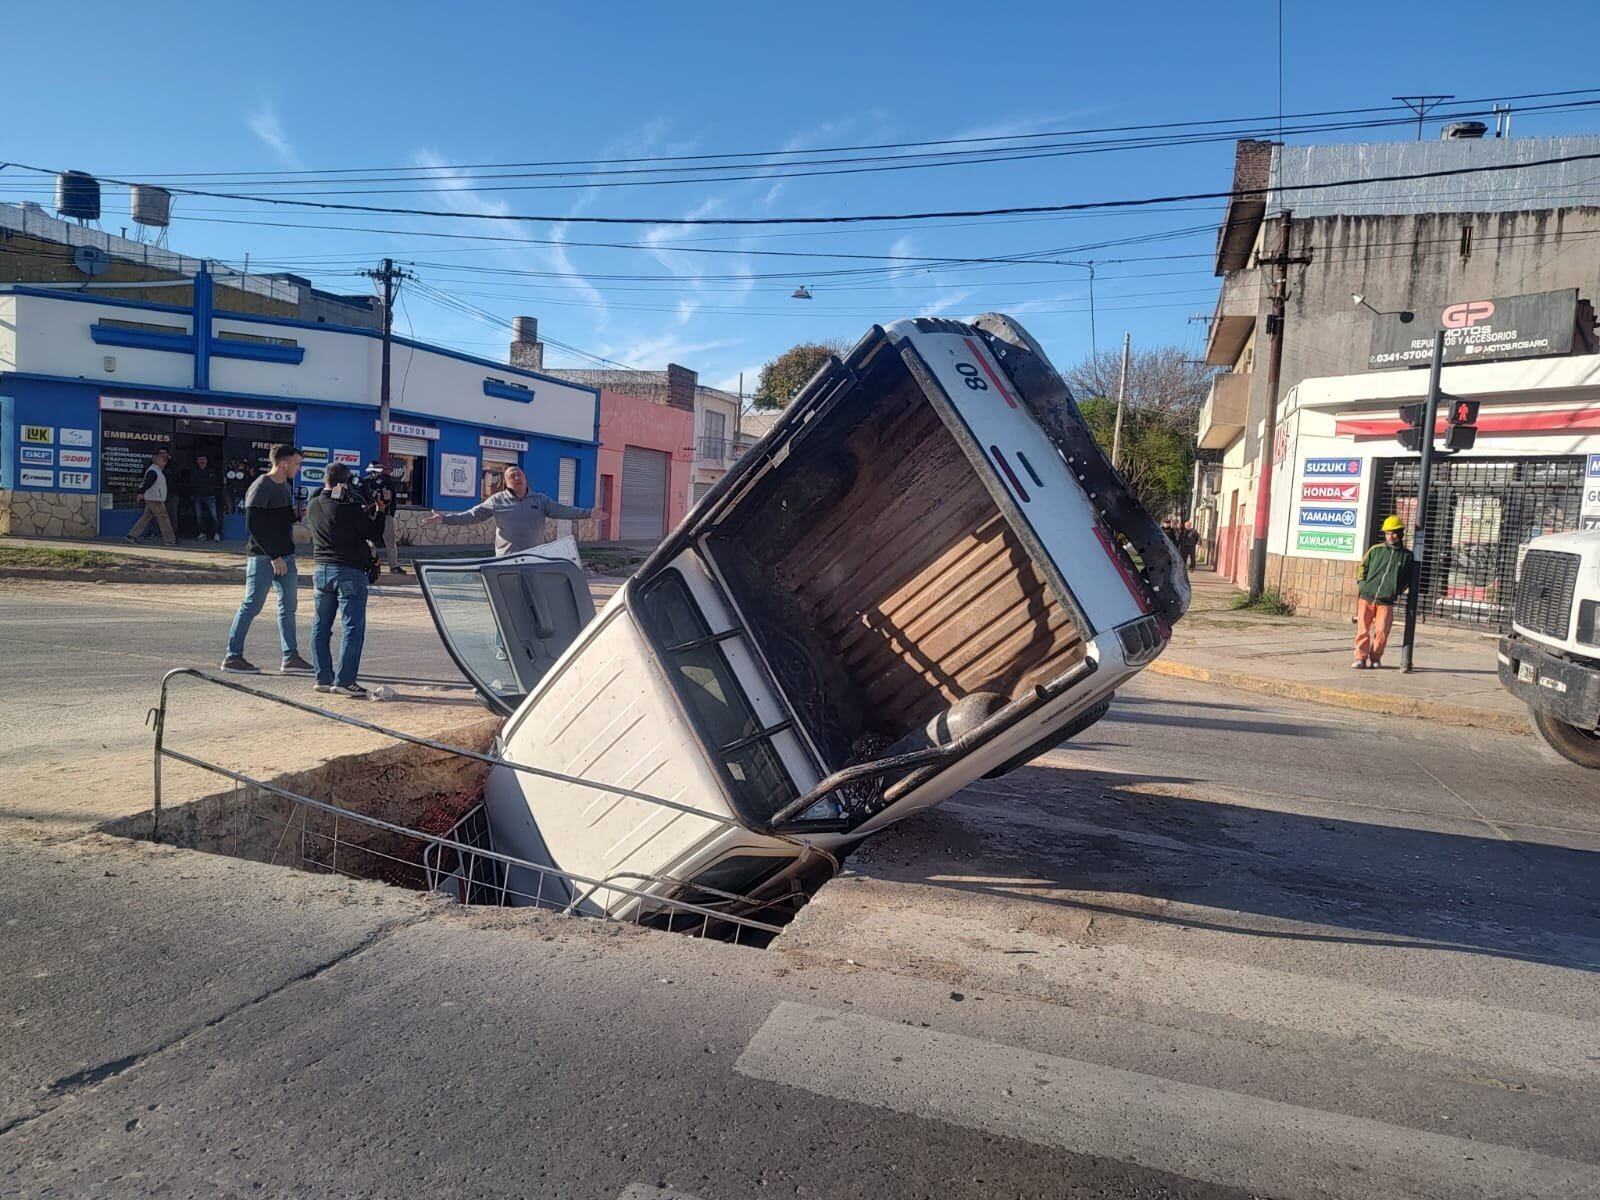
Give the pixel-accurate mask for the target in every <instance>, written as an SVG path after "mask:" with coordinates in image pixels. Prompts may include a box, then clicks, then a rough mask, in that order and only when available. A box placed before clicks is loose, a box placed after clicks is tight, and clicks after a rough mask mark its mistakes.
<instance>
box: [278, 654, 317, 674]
mask: <svg viewBox="0 0 1600 1200" xmlns="http://www.w3.org/2000/svg"><path fill="white" fill-rule="evenodd" d="M278 669H279V670H280V671H282V672H283V673H284V674H285V675H309V674H311V672H312V671H314V670H316V668H315V667H313V666H312V665H311V664H310V663H308V662H307V661H306V660H305V659H303V658H301V657H300V656H299V655H298V654H285V655H284V656H283V666H281V667H279V668H278Z"/></svg>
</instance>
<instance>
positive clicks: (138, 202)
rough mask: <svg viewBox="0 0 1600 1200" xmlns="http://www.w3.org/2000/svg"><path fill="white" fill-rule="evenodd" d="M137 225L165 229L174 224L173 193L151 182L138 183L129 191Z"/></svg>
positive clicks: (134, 221) (134, 220)
mask: <svg viewBox="0 0 1600 1200" xmlns="http://www.w3.org/2000/svg"><path fill="white" fill-rule="evenodd" d="M128 196H129V199H130V200H131V202H132V205H133V223H134V224H135V225H153V226H157V227H159V228H162V229H165V228H166V227H167V226H168V225H170V224H172V193H171V192H169V191H167V189H166V188H163V187H156V186H155V185H154V184H150V183H136V184H134V185H133V187H132V188H130V189H129V191H128Z"/></svg>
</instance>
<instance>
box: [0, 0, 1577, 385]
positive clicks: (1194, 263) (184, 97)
mask: <svg viewBox="0 0 1600 1200" xmlns="http://www.w3.org/2000/svg"><path fill="white" fill-rule="evenodd" d="M1284 9H1285V17H1284V94H1283V106H1284V110H1285V111H1287V112H1289V113H1300V112H1309V111H1315V110H1323V109H1346V108H1354V107H1366V106H1372V105H1384V104H1388V103H1390V97H1391V96H1393V95H1394V94H1396V93H1421V92H1431V93H1454V94H1456V95H1457V96H1460V97H1461V98H1463V99H1466V98H1479V97H1493V96H1501V95H1513V94H1518V93H1528V92H1544V91H1553V90H1558V89H1566V88H1580V87H1585V86H1589V85H1590V84H1591V83H1592V81H1593V80H1592V77H1593V68H1592V48H1591V47H1589V46H1587V45H1586V44H1585V40H1584V39H1582V38H1578V37H1561V36H1558V31H1557V29H1556V27H1555V26H1553V25H1552V24H1551V23H1550V22H1547V21H1539V20H1527V21H1523V20H1518V19H1515V18H1514V17H1512V16H1508V13H1509V10H1507V9H1505V7H1504V6H1503V5H1498V4H1496V5H1491V4H1488V3H1482V4H1479V3H1458V4H1455V5H1452V6H1449V7H1448V8H1446V7H1444V6H1439V5H1409V6H1407V5H1395V4H1376V3H1365V2H1348V0H1347V2H1346V3H1341V4H1338V5H1330V4H1316V5H1313V4H1309V3H1300V2H1298V0H1285V5H1284ZM1276 12H1277V6H1276V4H1275V3H1252V2H1250V0H1246V2H1245V3H1241V4H1236V5H1232V6H1222V7H1220V8H1219V7H1218V6H1216V5H1195V4H1189V3H1184V4H1177V3H1166V4H1160V3H1158V4H1155V5H1149V4H1146V5H1137V4H1116V5H1080V4H1064V3H1056V4H1042V3H1041V4H1029V3H1020V2H1014V3H1012V4H1009V5H1005V6H999V7H995V8H992V9H988V10H986V9H985V8H984V7H983V6H974V5H971V4H961V5H958V4H951V3H922V4H919V5H862V4H831V3H808V4H805V5H798V4H760V3H755V4H752V3H748V2H747V3H743V4H721V3H716V4H711V3H703V4H685V5H661V4H651V5H646V4H642V3H640V4H636V3H612V4H588V5H560V6H545V5H538V4H531V3H521V4H498V3H495V4H472V5H464V4H458V5H453V6H446V5H441V4H437V3H434V4H421V3H408V2H396V3H389V4H382V5H380V4H376V3H371V4H368V3H336V2H335V3H329V2H327V0H324V2H323V3H319V4H305V3H298V2H294V0H284V2H279V3H276V4H272V5H216V4H206V5H198V4H197V5H192V6H189V5H176V4H160V3H157V4H155V5H153V6H144V7H142V8H140V9H133V8H130V7H129V6H127V5H123V4H111V3H97V2H87V3H76V4H74V5H73V6H72V7H71V8H70V10H63V9H46V8H41V7H40V6H37V5H32V6H23V7H18V8H15V9H13V10H12V11H11V12H10V13H9V14H8V16H7V19H6V23H7V41H8V43H9V46H8V49H9V52H8V54H7V56H6V58H7V85H8V87H7V91H8V95H9V97H10V99H11V101H12V103H11V104H10V105H9V106H8V109H9V112H10V119H9V120H8V121H7V123H6V129H5V133H4V135H3V136H0V159H4V160H8V161H12V162H21V163H29V164H35V165H39V166H44V167H48V168H63V167H65V168H78V169H82V170H87V171H90V172H94V173H99V174H103V175H108V176H116V177H119V178H134V179H138V178H147V179H149V178H155V179H161V180H164V179H165V178H166V177H167V176H169V175H171V174H174V173H201V172H211V173H216V172H264V171H286V170H302V169H312V170H323V169H333V168H368V167H371V168H388V167H413V168H414V167H441V166H449V165H455V164H486V163H507V162H549V161H552V160H593V159H598V158H624V157H639V156H655V155H693V154H714V153H722V152H730V151H769V150H790V151H803V150H807V149H811V148H816V147H823V146H836V145H857V144H867V143H883V142H902V141H916V140H923V139H935V138H958V137H965V138H972V137H981V136H990V135H995V134H1026V133H1038V132H1045V131H1067V130H1081V129H1085V128H1090V127H1105V126H1118V125H1128V124H1141V123H1151V122H1166V121H1192V120H1198V119H1206V118H1222V117H1257V116H1263V115H1266V114H1271V113H1275V112H1277V111H1278V73H1277V45H1278V33H1277V23H1276ZM68 15H69V16H70V18H71V19H70V23H69V24H63V16H68ZM986 15H992V17H993V20H992V21H991V20H986V19H985V16H986ZM1529 103H1536V102H1529ZM1597 128H1600V112H1596V113H1585V112H1578V113H1568V114H1559V115H1548V116H1540V115H1537V114H1534V113H1527V114H1525V115H1521V116H1519V117H1517V118H1516V126H1515V131H1516V133H1517V134H1518V135H1519V136H1534V135H1538V134H1546V133H1570V132H1586V131H1590V130H1594V129H1597ZM1409 136H1413V134H1412V133H1408V132H1407V131H1405V130H1393V131H1389V130H1379V131H1363V132H1360V133H1354V134H1324V135H1317V136H1316V137H1314V138H1305V137H1302V138H1299V139H1296V140H1319V141H1343V140H1379V139H1387V138H1403V137H1409ZM1430 136H1434V135H1433V134H1432V133H1431V131H1430ZM898 153H905V151H899V152H898ZM1231 161H1232V146H1231V143H1230V142H1226V141H1219V142H1215V143H1211V144H1204V145H1196V146H1186V147H1168V148H1161V149H1139V150H1130V151H1121V152H1114V153H1099V154H1082V155H1070V156H1056V157H1046V158H1039V159H1036V160H1032V161H1019V162H1010V163H992V162H991V163H985V164H968V165H963V166H959V167H948V168H941V169H919V170H908V171H888V172H872V173H861V174H853V175H834V176H825V177H818V178H799V179H792V180H787V181H776V180H774V179H772V178H755V179H745V180H741V181H730V182H717V183H707V182H693V183H687V184H673V185H660V186H628V187H618V186H605V187H593V186H586V185H588V184H591V183H593V182H594V180H593V179H592V177H590V178H584V179H577V180H570V179H567V180H556V181H540V182H541V183H542V185H543V186H544V187H545V188H546V189H547V190H524V191H517V192H483V191H468V190H465V189H464V188H463V187H462V186H461V181H460V180H459V179H458V178H457V176H456V174H455V173H453V172H450V171H445V170H442V169H441V170H436V171H430V172H427V173H425V174H427V175H429V176H430V178H428V179H427V180H426V182H425V184H424V186H425V188H426V189H427V190H426V191H423V192H414V193H410V194H406V195H398V196H390V197H387V198H386V197H383V196H352V197H343V196H340V197H334V198H336V199H348V200H353V201H356V202H367V203H378V204H395V203H398V204H401V205H414V206H424V207H430V208H443V209H449V210H450V211H460V212H463V213H467V212H472V211H486V212H513V213H525V212H526V213H539V214H547V215H572V214H593V215H627V216H686V215H704V216H733V215H737V216H762V215H813V214H825V213H864V212H891V213H893V212H913V211H927V210H944V209H958V208H969V207H994V206H1007V205H1025V204H1059V203H1072V202H1076V201H1084V200H1096V199H1109V198H1120V197H1133V196H1145V195H1161V194H1170V193H1179V192H1187V191H1206V190H1220V189H1223V188H1226V187H1227V186H1228V181H1229V170H1230V166H1231ZM766 170H767V173H769V174H770V168H767V169H766ZM730 173H733V172H730ZM740 173H745V174H750V173H756V174H760V173H761V172H751V171H745V172H740ZM551 182H555V183H559V184H561V185H562V186H560V187H555V188H552V187H549V183H551ZM609 182H610V183H615V182H616V181H615V180H611V181H609ZM197 186H206V187H213V188H214V187H216V186H218V185H217V182H216V181H211V182H208V183H206V184H204V185H197ZM327 186H328V185H326V184H320V183H319V184H316V185H310V184H308V185H305V188H306V190H310V189H311V188H312V187H318V188H322V187H327ZM387 186H390V185H386V184H385V185H377V184H348V185H345V187H346V188H347V189H348V190H355V189H357V188H361V187H369V188H371V187H387ZM284 190H293V185H289V186H285V187H284ZM24 198H35V199H39V200H41V201H46V194H45V192H44V190H43V187H42V182H41V179H40V177H38V176H32V175H28V174H27V173H25V172H19V171H18V170H17V169H16V168H14V167H12V168H7V169H6V170H5V171H3V172H0V199H5V200H10V201H15V200H19V199H24ZM106 208H107V212H106V216H105V218H104V220H103V222H102V224H103V226H104V227H105V228H107V229H109V230H111V231H112V232H116V231H117V230H118V229H120V228H121V226H123V225H125V224H126V223H127V221H126V198H125V193H124V192H122V191H121V190H120V189H115V188H108V189H107V195H106ZM118 208H120V209H122V216H120V217H119V216H118V215H117V212H116V210H117V209H118ZM1218 211H1219V209H1218V207H1217V205H1215V204H1197V205H1189V206H1176V207H1169V208H1166V209H1163V210H1159V211H1141V212H1137V213H1109V214H1108V213H1096V214H1093V215H1075V216H1058V217H1051V218H1047V219H1038V218H1033V219H1027V220H1017V219H1009V220H988V221H960V222H946V223H941V224H938V225H915V224H904V223H890V224H889V225H887V226H886V227H879V226H873V227H844V228H842V229H834V228H825V229H817V228H809V229H802V230H800V231H798V232H797V231H795V230H792V229H790V230H784V229H768V228H762V229H754V230H749V229H746V230H740V229H731V228H727V227H722V228H716V227H710V228H701V229H694V230H684V229H679V228H669V227H664V226H645V227H603V226H582V225H572V224H553V223H550V222H526V223H524V222H518V223H511V224H504V223H496V224H492V225H491V224H489V223H485V222H475V221H471V220H468V219H464V218H461V219H456V218H450V219H422V218H412V217H387V216H374V215H370V214H341V215H338V216H322V215H316V214H311V213H307V212H305V211H296V210H292V209H283V208H272V207H268V206H262V205H258V204H251V203H241V202H231V201H221V200H215V199H210V198H199V197H182V196H180V197H178V198H177V200H176V202H175V207H174V221H173V226H172V230H171V242H170V244H171V246H172V247H173V248H174V249H179V250H182V251H184V252H186V253H190V254H197V255H203V256H208V257H214V258H218V259H221V260H224V261H226V262H229V263H232V264H235V265H239V264H241V263H242V262H243V261H244V259H245V256H246V254H248V255H249V261H250V264H251V266H252V268H253V269H254V268H257V267H262V268H265V269H288V270H294V271H296V272H297V273H300V274H303V275H308V276H310V277H312V278H313V279H314V280H315V281H316V282H318V283H319V284H320V285H322V286H326V287H330V288H333V289H336V290H340V291H360V290H364V289H366V288H368V287H369V286H370V285H369V284H368V283H367V281H365V280H363V279H361V278H360V277H359V276H357V275H356V274H355V272H356V271H357V270H359V269H360V268H361V267H364V266H368V265H371V264H372V263H374V262H376V260H378V259H379V258H381V257H382V256H383V255H385V254H392V255H393V256H394V257H396V258H398V259H401V260H405V261H408V262H413V263H416V264H417V265H416V266H415V267H414V268H412V269H414V270H415V271H416V272H417V274H418V275H419V277H420V281H421V283H422V284H423V285H425V286H426V289H427V290H424V288H423V287H418V288H415V289H412V290H411V291H410V293H409V294H408V295H407V296H406V297H405V305H404V308H403V310H402V311H401V313H400V318H399V325H400V328H401V330H402V331H405V330H406V328H407V326H408V325H409V327H410V328H411V329H412V330H413V331H414V332H415V334H416V336H418V337H421V338H424V339H426V340H431V341H437V342H442V343H446V344H449V345H453V346H457V347H459V348H461V349H464V350H468V351H470V352H473V353H479V354H484V355H488V356H493V357H499V356H500V355H501V354H503V352H504V346H505V342H506V337H507V334H506V332H505V330H504V329H503V328H502V327H499V326H497V325H494V324H491V323H490V322H488V321H486V320H485V319H483V318H482V317H474V316H470V315H468V314H467V313H465V312H463V311H461V310H460V308H459V306H451V305H449V304H447V303H445V302H443V301H441V300H439V299H438V298H437V294H438V292H440V291H442V292H444V293H447V294H449V295H451V296H453V297H455V298H456V299H457V301H459V302H464V303H466V304H468V305H471V306H474V307H476V308H480V309H483V310H485V311H486V312H488V313H489V314H491V315H492V316H494V317H499V318H509V317H511V316H513V315H518V314H529V315H533V316H537V317H538V318H539V319H540V324H541V329H542V331H543V332H544V333H545V335H547V336H548V337H552V338H555V339H558V340H560V341H562V342H565V343H568V344H570V345H574V346H577V347H580V348H583V349H585V350H587V351H590V352H592V353H597V354H600V355H603V356H605V357H608V358H612V359H616V360H618V361H621V362H625V363H628V364H630V365H634V366H640V367H660V366H663V365H665V363H666V362H667V361H668V360H669V359H670V360H673V361H678V362H682V363H684V364H685V365H687V366H690V367H693V368H696V369H697V370H699V371H700V372H701V377H702V379H703V380H704V381H705V382H709V383H713V384H717V385H721V386H733V385H734V383H735V381H736V380H737V377H738V374H739V372H740V371H743V372H744V373H745V381H746V386H747V387H753V386H754V376H755V372H756V370H757V369H759V366H760V364H761V363H762V362H763V361H765V360H766V359H768V358H770V357H771V356H772V355H773V354H776V353H778V352H780V351H782V350H783V349H785V348H787V347H788V346H790V345H792V344H793V343H794V342H796V341H799V340H803V339H807V338H846V339H854V338H855V337H856V336H858V335H859V334H861V333H862V332H863V331H864V330H865V329H866V328H867V326H869V325H870V324H871V323H872V322H874V321H884V320H891V319H894V318H897V317H900V316H905V315H909V314H914V313H922V312H938V313H948V314H950V315H956V316H961V315H970V314H972V313H976V312H980V311H984V310H987V309H995V308H998V309H1002V310H1007V311H1012V312H1015V313H1017V314H1018V315H1020V316H1022V317H1023V318H1024V319H1025V321H1026V323H1027V324H1028V326H1029V327H1030V329H1032V330H1033V331H1034V333H1035V334H1036V335H1037V336H1038V337H1040V339H1041V340H1042V341H1043V342H1044V343H1045V345H1046V347H1047V349H1049V350H1050V352H1051V353H1052V355H1053V356H1054V357H1055V358H1056V360H1057V361H1058V362H1060V363H1066V362H1071V361H1074V360H1076V359H1078V358H1080V357H1081V356H1083V355H1084V354H1086V353H1087V352H1088V349H1089V345H1090V335H1091V330H1090V321H1089V314H1088V303H1087V301H1088V292H1087V287H1086V279H1087V272H1086V270H1084V269H1083V268H1080V267H1072V266H1058V265H1039V264H1032V265H1005V266H992V265H985V266H966V267H941V268H935V269H920V268H919V269H915V270H901V271H899V272H897V274H896V275H895V276H894V277H887V276H885V274H883V272H882V271H881V269H880V268H881V266H882V264H877V265H873V264H865V265H866V266H867V267H868V268H870V269H872V270H874V271H875V272H877V273H876V274H871V275H865V276H845V277H841V276H834V275H828V274H825V273H826V272H829V271H835V270H839V269H851V268H862V267H863V265H864V264H863V263H861V262H859V261H855V262H852V261H847V260H836V259H833V260H830V259H821V258H818V259H787V258H778V257H769V256H759V255H756V254H754V253H753V252H755V251H771V250H785V251H790V252H808V253H820V252H838V253H853V254H868V255H901V256H952V257H955V256H960V257H993V256H998V255H1012V254H1018V253H1023V252H1037V251H1042V250H1053V251H1056V252H1057V253H1056V255H1054V257H1059V258H1062V259H1071V260H1075V261H1085V260H1094V261H1095V262H1096V263H1097V267H1096V280H1097V283H1096V301H1097V303H1096V321H1095V326H1096V340H1097V342H1098V344H1099V346H1100V347H1102V348H1105V347H1108V346H1113V345H1115V344H1116V343H1117V342H1118V341H1120V338H1121V334H1122V332H1123V330H1125V329H1126V330H1130V331H1131V332H1132V334H1133V336H1134V339H1135V341H1136V342H1137V343H1139V344H1156V343H1178V344H1183V345H1187V346H1189V347H1191V348H1193V349H1195V350H1198V348H1199V346H1200V344H1201V341H1202V336H1203V326H1202V325H1201V324H1199V323H1198V322H1193V321H1191V318H1192V317H1193V316H1195V315H1196V314H1205V313H1209V312H1210V310H1211V307H1212V304H1213V302H1214V298H1215V281H1214V280H1213V279H1212V277H1211V273H1210V270H1209V264H1208V261H1207V257H1206V255H1207V252H1208V251H1209V250H1210V249H1211V247H1212V246H1213V244H1214V241H1215V224H1216V220H1217V214H1218ZM266 222H272V223H274V224H266ZM329 226H347V227H351V226H353V227H361V230H363V231H357V230H355V229H351V228H343V229H340V228H329ZM368 230H382V231H383V232H372V231H368ZM441 234H453V235H463V234H467V235H471V234H491V235H496V236H500V237H509V238H528V239H540V240H542V241H543V242H546V243H554V244H527V245H517V244H511V245H508V244H505V243H492V242H474V241H470V240H465V239H462V238H460V237H454V238H446V237H441V236H439V235H441ZM1127 239H1139V240H1137V241H1131V242H1130V241H1128V240H1127ZM574 241H609V242H627V243H633V245H632V246H630V247H629V248H626V249H601V248H594V247H583V246H576V245H572V244H570V243H572V242H574ZM1115 242H1122V243H1123V244H1122V245H1120V246H1118V245H1107V243H1115ZM674 246H698V247H704V248H713V249H721V250H730V251H735V252H736V253H732V254H725V255H697V254H689V253H683V252H681V251H675V250H674V249H673V247H674ZM1117 260H1121V261H1117ZM534 272H538V273H541V274H537V275H535V274H531V273H534ZM618 275H623V276H631V277H635V278H628V279H620V280H619V279H614V278H609V279H608V278H605V277H606V276H618ZM552 276H556V277H552ZM639 276H644V277H646V278H637V277H639ZM752 276H755V277H752ZM800 284H810V285H811V288H812V291H813V295H814V298H813V299H812V300H810V301H801V300H793V299H790V293H791V292H792V291H793V290H794V288H795V287H796V286H797V285H800ZM552 361H553V362H557V363H565V364H567V365H586V364H582V363H580V362H579V361H578V360H576V359H572V358H570V357H567V356H564V355H561V354H553V355H552Z"/></svg>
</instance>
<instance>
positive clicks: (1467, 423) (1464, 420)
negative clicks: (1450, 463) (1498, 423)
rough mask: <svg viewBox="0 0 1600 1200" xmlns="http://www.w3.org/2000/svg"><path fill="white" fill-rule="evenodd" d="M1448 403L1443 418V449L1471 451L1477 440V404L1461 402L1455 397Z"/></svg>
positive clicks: (1450, 398)
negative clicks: (1447, 412) (1446, 413)
mask: <svg viewBox="0 0 1600 1200" xmlns="http://www.w3.org/2000/svg"><path fill="white" fill-rule="evenodd" d="M1447 399H1448V400H1449V401H1450V409H1449V414H1448V415H1447V416H1446V417H1445V431H1444V448H1445V449H1446V450H1471V449H1472V447H1473V444H1474V443H1475V442H1476V441H1477V440H1478V402H1477V401H1476V400H1462V399H1460V398H1459V397H1456V396H1450V397H1447Z"/></svg>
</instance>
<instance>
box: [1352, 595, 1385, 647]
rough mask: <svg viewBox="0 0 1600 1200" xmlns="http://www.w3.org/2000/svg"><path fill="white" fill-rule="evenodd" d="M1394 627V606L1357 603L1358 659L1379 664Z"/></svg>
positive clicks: (1360, 600)
mask: <svg viewBox="0 0 1600 1200" xmlns="http://www.w3.org/2000/svg"><path fill="white" fill-rule="evenodd" d="M1393 627H1394V605H1393V604H1379V603H1378V602H1377V601H1375V600H1363V599H1358V600H1357V601H1356V657H1357V658H1364V659H1367V660H1368V661H1370V662H1377V661H1378V660H1379V659H1381V658H1382V657H1383V650H1384V647H1385V646H1387V645H1388V644H1389V630H1390V629H1392V628H1393Z"/></svg>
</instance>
